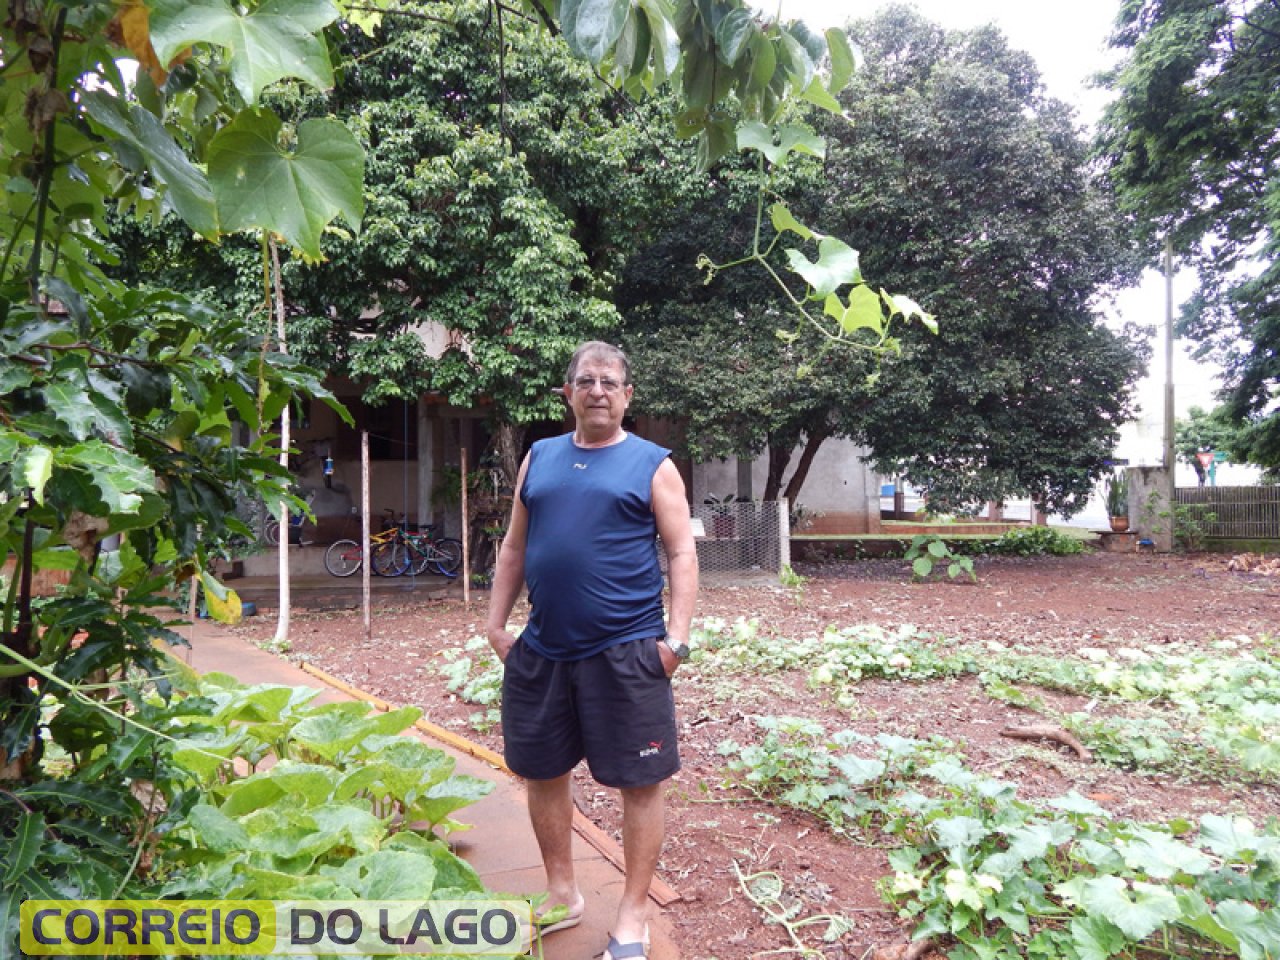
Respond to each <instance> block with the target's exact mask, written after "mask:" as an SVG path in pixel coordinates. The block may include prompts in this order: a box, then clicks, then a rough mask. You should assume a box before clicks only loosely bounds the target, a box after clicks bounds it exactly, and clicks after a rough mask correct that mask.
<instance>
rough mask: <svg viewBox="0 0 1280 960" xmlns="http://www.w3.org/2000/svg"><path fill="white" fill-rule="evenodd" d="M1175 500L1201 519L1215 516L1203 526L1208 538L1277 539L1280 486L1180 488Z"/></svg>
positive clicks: (1279, 514) (1279, 516) (1278, 533)
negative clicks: (1190, 509) (1209, 515)
mask: <svg viewBox="0 0 1280 960" xmlns="http://www.w3.org/2000/svg"><path fill="white" fill-rule="evenodd" d="M1175 500H1176V501H1177V503H1178V504H1179V505H1185V506H1188V507H1191V508H1192V509H1193V510H1194V511H1195V513H1196V514H1199V515H1200V516H1199V518H1201V519H1202V518H1204V517H1206V516H1207V515H1208V514H1214V520H1213V522H1211V523H1205V524H1204V527H1205V535H1206V536H1208V537H1223V538H1228V539H1266V538H1280V486H1265V487H1179V488H1178V489H1177V491H1176V494H1175ZM1202 522H1203V520H1202Z"/></svg>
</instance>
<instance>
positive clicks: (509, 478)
mask: <svg viewBox="0 0 1280 960" xmlns="http://www.w3.org/2000/svg"><path fill="white" fill-rule="evenodd" d="M493 445H494V451H495V453H496V454H497V459H498V472H499V473H501V474H502V486H503V488H504V489H506V490H514V489H515V488H516V477H518V476H519V475H520V452H521V450H522V449H523V448H524V427H520V426H517V425H516V424H514V423H507V422H505V421H500V422H499V423H498V424H497V429H496V430H495V431H494V435H493Z"/></svg>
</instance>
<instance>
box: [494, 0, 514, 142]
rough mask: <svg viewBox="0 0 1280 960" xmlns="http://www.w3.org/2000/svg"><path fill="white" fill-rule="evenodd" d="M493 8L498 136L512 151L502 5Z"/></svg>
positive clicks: (498, 4)
mask: <svg viewBox="0 0 1280 960" xmlns="http://www.w3.org/2000/svg"><path fill="white" fill-rule="evenodd" d="M494 6H495V7H496V8H497V14H498V15H497V20H498V136H499V137H500V138H501V139H502V141H503V142H504V143H506V144H507V145H508V146H509V147H511V148H512V149H514V145H513V144H512V137H511V131H510V130H508V129H507V40H506V36H505V35H504V33H503V29H502V4H500V3H497V4H494Z"/></svg>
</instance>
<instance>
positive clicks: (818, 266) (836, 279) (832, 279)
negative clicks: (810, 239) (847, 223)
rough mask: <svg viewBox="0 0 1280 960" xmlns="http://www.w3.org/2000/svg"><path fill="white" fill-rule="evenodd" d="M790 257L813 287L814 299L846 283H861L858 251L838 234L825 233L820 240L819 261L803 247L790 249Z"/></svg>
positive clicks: (822, 297) (789, 259) (823, 296)
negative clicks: (803, 249) (809, 256)
mask: <svg viewBox="0 0 1280 960" xmlns="http://www.w3.org/2000/svg"><path fill="white" fill-rule="evenodd" d="M787 260H788V262H789V263H790V264H791V269H792V270H794V271H795V272H796V273H798V274H800V276H801V277H803V278H804V280H805V282H806V283H808V284H809V286H811V287H812V288H813V294H812V295H813V297H814V299H819V300H820V299H825V297H826V296H827V294H829V293H831V292H833V291H834V290H836V289H838V288H840V287H842V286H844V285H845V284H846V283H857V282H858V281H859V280H861V279H862V274H861V272H860V271H859V269H858V251H857V250H854V249H853V248H852V247H850V246H849V245H848V244H847V243H845V242H844V241H843V240H839V239H837V238H835V237H823V238H822V239H821V240H819V241H818V261H817V263H814V262H813V261H811V260H809V258H808V257H806V256H805V255H804V254H803V253H801V252H800V251H799V250H788V251H787Z"/></svg>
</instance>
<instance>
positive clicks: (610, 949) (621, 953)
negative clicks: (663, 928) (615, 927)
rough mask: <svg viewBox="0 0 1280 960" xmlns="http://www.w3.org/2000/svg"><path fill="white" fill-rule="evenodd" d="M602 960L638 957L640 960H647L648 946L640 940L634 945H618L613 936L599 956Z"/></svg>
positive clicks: (624, 959) (625, 959) (623, 959)
mask: <svg viewBox="0 0 1280 960" xmlns="http://www.w3.org/2000/svg"><path fill="white" fill-rule="evenodd" d="M600 956H601V958H602V960H627V958H628V957H639V958H640V960H648V956H649V944H647V943H645V942H644V941H642V940H637V941H635V942H634V943H619V942H618V941H617V939H616V938H615V937H613V936H610V937H609V945H608V946H607V947H605V948H604V953H602V954H600Z"/></svg>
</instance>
